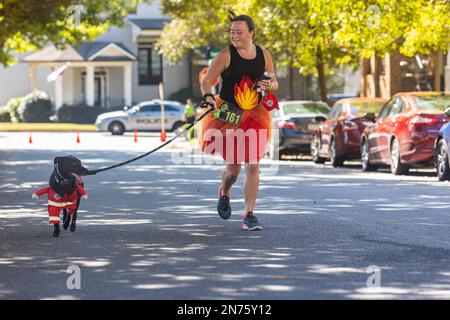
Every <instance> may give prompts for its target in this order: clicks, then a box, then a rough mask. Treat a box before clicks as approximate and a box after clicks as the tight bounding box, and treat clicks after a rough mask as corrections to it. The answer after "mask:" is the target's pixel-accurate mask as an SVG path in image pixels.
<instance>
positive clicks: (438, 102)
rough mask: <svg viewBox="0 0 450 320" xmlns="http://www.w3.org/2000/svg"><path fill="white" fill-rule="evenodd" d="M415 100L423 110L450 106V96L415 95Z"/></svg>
mask: <svg viewBox="0 0 450 320" xmlns="http://www.w3.org/2000/svg"><path fill="white" fill-rule="evenodd" d="M414 102H415V103H416V105H417V107H418V108H419V109H420V110H422V111H442V112H444V111H445V109H447V108H450V95H449V96H422V97H414Z"/></svg>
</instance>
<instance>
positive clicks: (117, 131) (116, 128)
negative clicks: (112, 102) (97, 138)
mask: <svg viewBox="0 0 450 320" xmlns="http://www.w3.org/2000/svg"><path fill="white" fill-rule="evenodd" d="M109 131H110V132H111V133H112V134H113V135H114V136H121V135H123V133H124V132H125V126H124V125H123V124H122V123H121V122H119V121H114V122H112V123H111V124H110V125H109Z"/></svg>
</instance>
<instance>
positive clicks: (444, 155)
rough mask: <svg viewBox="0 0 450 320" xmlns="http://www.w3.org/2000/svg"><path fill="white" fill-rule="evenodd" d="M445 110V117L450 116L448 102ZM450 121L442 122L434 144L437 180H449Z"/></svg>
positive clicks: (449, 104)
mask: <svg viewBox="0 0 450 320" xmlns="http://www.w3.org/2000/svg"><path fill="white" fill-rule="evenodd" d="M447 106H448V107H449V108H448V109H446V110H445V114H446V115H447V117H450V103H448V104H447ZM449 143H450V122H447V123H446V124H444V125H443V126H442V127H441V129H440V130H439V134H438V136H437V138H436V142H435V144H434V159H435V165H436V175H437V177H438V179H439V181H444V180H450V166H449V161H450V160H449V159H450V158H449V151H448V150H449V149H448V146H449V145H450V144H449Z"/></svg>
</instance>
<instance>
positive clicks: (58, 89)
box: [55, 74, 64, 110]
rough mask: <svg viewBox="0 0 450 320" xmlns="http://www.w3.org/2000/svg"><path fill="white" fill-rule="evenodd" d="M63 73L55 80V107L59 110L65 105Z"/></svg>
mask: <svg viewBox="0 0 450 320" xmlns="http://www.w3.org/2000/svg"><path fill="white" fill-rule="evenodd" d="M63 89H64V88H63V75H62V74H61V75H59V76H58V78H56V80H55V109H56V110H58V109H59V108H61V106H62V105H63Z"/></svg>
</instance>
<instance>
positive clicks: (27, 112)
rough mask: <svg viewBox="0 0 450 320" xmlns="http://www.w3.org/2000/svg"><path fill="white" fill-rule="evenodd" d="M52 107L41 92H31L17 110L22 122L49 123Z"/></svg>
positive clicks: (45, 95) (46, 96)
mask: <svg viewBox="0 0 450 320" xmlns="http://www.w3.org/2000/svg"><path fill="white" fill-rule="evenodd" d="M52 110H53V105H52V102H51V101H50V99H49V98H48V95H47V94H46V93H45V92H43V91H37V90H36V91H33V92H31V93H29V94H28V95H26V96H25V97H24V98H23V100H22V102H21V103H20V106H19V108H18V109H17V111H18V113H19V116H20V119H21V120H22V121H23V122H50V116H51V115H52Z"/></svg>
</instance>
